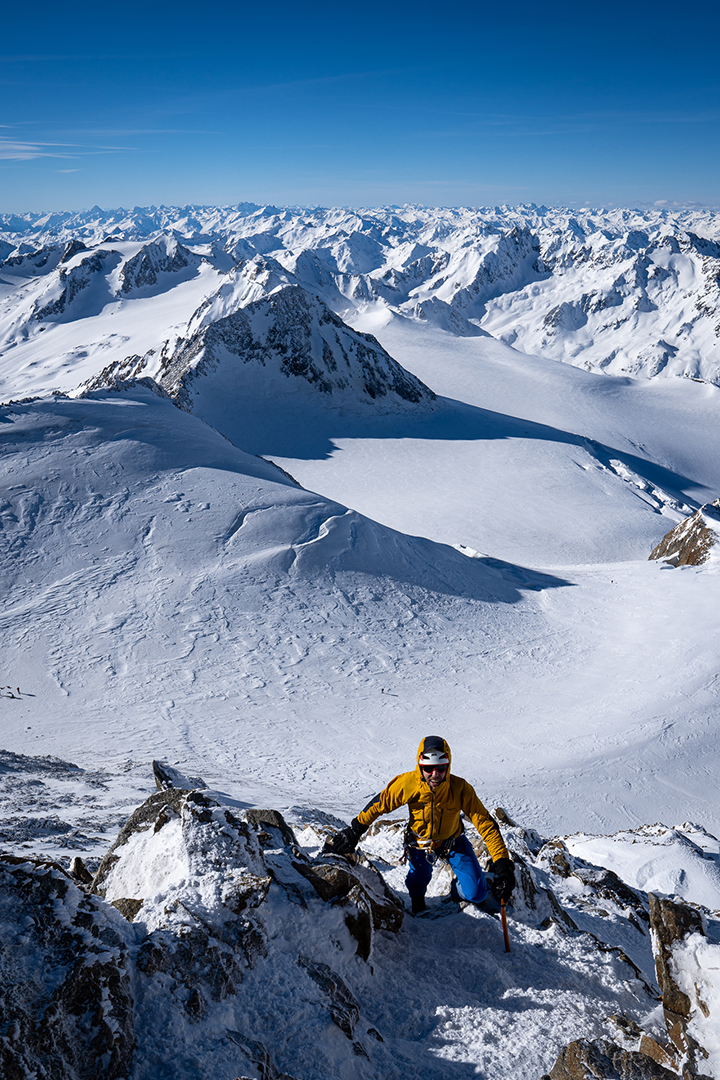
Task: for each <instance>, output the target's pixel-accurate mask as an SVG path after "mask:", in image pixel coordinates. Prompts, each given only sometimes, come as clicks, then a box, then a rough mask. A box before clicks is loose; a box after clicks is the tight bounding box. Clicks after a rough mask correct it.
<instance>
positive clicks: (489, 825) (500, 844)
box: [462, 782, 510, 862]
mask: <svg viewBox="0 0 720 1080" xmlns="http://www.w3.org/2000/svg"><path fill="white" fill-rule="evenodd" d="M462 810H463V813H465V814H467V816H468V817H469V818H470V820H471V821H472V823H473V825H474V826H475V828H476V829H477V831H478V832H479V833H480V835H481V836H482V838H483V840H484V841H485V843H486V844H487V849H488V851H489V852H490V858H491V859H492V860H493V862H497V860H498V859H509V858H510V853H509V851H508V849H507V848H506V847H505V841H504V840H503V838H502V835H501V833H500V830H499V829H498V827H497V825H496V824H495V822H494V821H493V819H492V818H491V817H490V815H489V814H488V812H487V810H486V809H485V807H484V806H483V804H482V803H481V802H480V800H479V799H478V797H477V795H476V793H475V790H474V788H473V787H471V785H470V784H468V783H467V782H466V783H465V788H464V790H463V796H462Z"/></svg>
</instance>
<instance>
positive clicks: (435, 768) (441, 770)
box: [420, 765, 448, 791]
mask: <svg viewBox="0 0 720 1080" xmlns="http://www.w3.org/2000/svg"><path fill="white" fill-rule="evenodd" d="M420 769H421V772H422V774H423V780H425V782H426V783H427V784H428V786H429V788H430V790H431V791H434V790H435V788H438V787H440V785H441V784H442V782H443V780H444V779H445V777H446V776H447V771H448V767H447V765H421V766H420Z"/></svg>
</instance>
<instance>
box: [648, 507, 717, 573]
mask: <svg viewBox="0 0 720 1080" xmlns="http://www.w3.org/2000/svg"><path fill="white" fill-rule="evenodd" d="M719 540H720V499H715V500H714V502H711V503H706V504H705V506H701V507H700V509H699V510H696V511H695V513H694V514H692V515H691V516H690V517H689V518H686V519H685V520H684V521H681V522H680V523H679V524H677V525H675V527H674V528H672V529H670V531H669V532H667V533H665V536H663V538H662V540H661V541H660V543H659V544H657V545H656V546H655V547H654V548H653V549H652V551H651V552H650V555H649V556H648V558H650V559H664V560H665V561H666V562H669V563H672V565H673V566H700V565H701V564H702V563H705V562H707V561H708V559H710V558H711V557H712V556H713V555H714V551H713V548H715V546H716V545H717V543H718V541H719Z"/></svg>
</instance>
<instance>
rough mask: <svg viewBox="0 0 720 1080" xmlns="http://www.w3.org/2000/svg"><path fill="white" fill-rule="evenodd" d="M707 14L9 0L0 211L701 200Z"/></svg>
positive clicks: (607, 8) (713, 165)
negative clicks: (23, 2) (27, 0)
mask: <svg viewBox="0 0 720 1080" xmlns="http://www.w3.org/2000/svg"><path fill="white" fill-rule="evenodd" d="M719 30H720V5H719V4H718V3H717V0H714V2H705V3H698V2H696V0H689V2H685V3H684V4H682V5H679V4H670V3H666V2H664V0H663V2H658V3H654V4H651V3H646V2H640V3H638V2H633V0H627V2H625V3H619V2H617V0H608V2H604V3H602V4H587V3H586V4H569V3H564V2H563V3H552V2H549V3H547V4H545V5H543V4H541V3H537V2H535V3H528V2H525V0H518V2H516V3H505V4H504V5H501V4H492V5H491V4H486V3H482V2H479V3H465V2H459V3H458V2H452V0H450V2H447V3H444V4H443V3H442V2H441V0H436V2H434V3H432V4H430V3H427V2H425V0H419V2H416V3H413V4H405V3H401V4H397V3H396V4H390V3H380V2H378V0H370V2H369V3H364V4H362V5H359V4H358V5H352V6H350V5H345V6H343V5H338V4H331V3H327V2H325V0H322V2H317V3H309V4H303V3H300V2H297V0H296V2H294V3H292V4H291V3H286V2H285V0H279V2H277V3H273V4H268V5H265V6H263V7H260V6H258V5H256V4H252V5H251V4H248V3H245V2H244V0H238V2H235V3H229V2H225V0H206V2H205V3H202V4H199V3H194V4H192V5H190V4H186V3H183V2H182V0H178V2H176V3H172V4H171V3H167V2H165V0H160V2H153V0H147V2H146V3H138V2H136V0H129V2H125V3H122V4H121V5H118V6H108V5H104V6H103V5H99V4H97V2H96V0H94V2H93V3H87V2H85V0H72V2H71V3H70V4H67V5H61V4H58V3H57V2H53V3H52V4H51V3H47V2H45V0H41V2H39V3H36V4H34V5H32V6H28V7H26V8H23V7H21V6H20V5H13V7H12V8H10V9H9V10H6V11H5V12H4V15H3V43H2V44H1V45H0V55H1V59H2V66H1V68H0V84H1V85H0V211H4V212H9V211H15V212H22V211H25V210H41V209H80V208H81V207H83V206H86V207H89V206H92V205H93V204H95V203H98V204H99V205H100V206H103V207H114V206H133V205H149V204H160V203H165V204H178V203H188V202H194V203H206V204H207V203H216V204H229V203H236V202H241V201H250V202H258V203H268V202H272V203H275V204H278V205H287V204H301V205H309V204H322V205H356V206H357V205H366V206H371V205H379V204H388V203H399V204H402V203H405V202H416V203H424V204H428V205H446V206H457V205H469V206H487V205H495V204H497V203H501V202H507V203H521V202H536V203H546V204H547V205H568V206H582V205H594V206H600V205H602V206H608V205H629V206H638V205H645V204H650V205H652V204H655V203H667V204H670V205H672V204H680V205H693V204H701V205H709V206H720V138H719V136H720V92H719V91H720V64H718V62H717V41H718V31H719Z"/></svg>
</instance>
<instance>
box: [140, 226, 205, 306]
mask: <svg viewBox="0 0 720 1080" xmlns="http://www.w3.org/2000/svg"><path fill="white" fill-rule="evenodd" d="M200 262H201V260H200V258H199V257H198V256H197V255H193V253H192V252H191V251H189V250H188V249H187V248H186V247H185V246H184V245H183V244H180V243H178V241H177V240H176V239H175V238H174V237H171V236H164V237H161V238H160V239H158V240H155V241H154V242H153V243H151V244H145V245H144V246H143V247H141V248H140V250H139V251H138V252H137V254H136V255H133V256H132V258H130V259H128V260H127V262H126V263H125V265H124V266H123V268H122V270H121V271H120V281H121V285H120V292H121V293H122V294H123V295H127V294H128V293H132V292H135V291H137V290H138V289H147V288H148V287H151V286H153V285H157V283H158V280H159V278H160V277H161V276H162V275H163V274H173V275H177V274H178V273H179V272H180V271H181V270H185V269H186V268H188V267H191V268H193V269H194V268H197V266H199V264H200Z"/></svg>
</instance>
